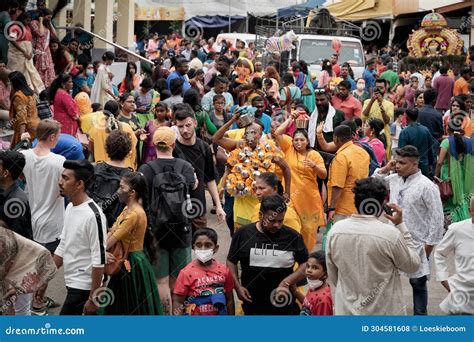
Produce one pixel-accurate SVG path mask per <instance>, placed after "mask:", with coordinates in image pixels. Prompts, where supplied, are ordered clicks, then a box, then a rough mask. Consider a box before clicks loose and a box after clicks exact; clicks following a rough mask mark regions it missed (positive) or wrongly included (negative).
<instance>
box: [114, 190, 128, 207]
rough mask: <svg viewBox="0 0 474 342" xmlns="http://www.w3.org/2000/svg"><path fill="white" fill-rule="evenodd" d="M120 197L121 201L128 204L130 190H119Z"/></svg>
mask: <svg viewBox="0 0 474 342" xmlns="http://www.w3.org/2000/svg"><path fill="white" fill-rule="evenodd" d="M117 194H118V198H119V201H120V203H123V204H127V202H128V194H129V193H128V192H124V191H118V193H117Z"/></svg>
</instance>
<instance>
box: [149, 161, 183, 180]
mask: <svg viewBox="0 0 474 342" xmlns="http://www.w3.org/2000/svg"><path fill="white" fill-rule="evenodd" d="M174 159H175V160H176V164H175V165H174V167H173V171H174V172H176V173H179V174H182V172H183V170H184V160H181V158H174ZM155 160H157V159H155ZM145 165H148V167H149V168H150V169H151V170H152V171H153V173H154V175H153V177H154V176H156V175H157V174H159V173H162V172H165V170H164V167H162V166H161V165H158V164H157V163H147V164H145Z"/></svg>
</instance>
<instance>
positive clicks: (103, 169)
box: [88, 163, 128, 228]
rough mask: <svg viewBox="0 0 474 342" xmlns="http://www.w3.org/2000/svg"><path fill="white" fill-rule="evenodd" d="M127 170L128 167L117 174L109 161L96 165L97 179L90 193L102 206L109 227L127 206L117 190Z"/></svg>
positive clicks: (90, 188)
mask: <svg viewBox="0 0 474 342" xmlns="http://www.w3.org/2000/svg"><path fill="white" fill-rule="evenodd" d="M126 171H128V169H124V170H123V172H121V173H120V174H117V172H114V167H113V166H111V165H108V164H107V163H99V164H97V165H96V167H95V173H94V176H95V179H94V182H93V183H92V184H91V186H90V187H89V190H88V195H89V197H91V198H92V199H93V200H94V202H95V203H97V205H99V206H100V207H101V209H102V211H103V212H104V215H105V217H106V218H107V227H108V228H110V227H112V225H113V224H114V223H115V221H116V220H117V217H118V216H119V215H120V213H121V212H122V210H123V208H124V206H125V205H124V204H122V203H120V201H119V198H118V195H117V191H118V189H119V187H120V179H121V178H122V175H123V174H124V173H125V172H126Z"/></svg>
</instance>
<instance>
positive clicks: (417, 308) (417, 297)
mask: <svg viewBox="0 0 474 342" xmlns="http://www.w3.org/2000/svg"><path fill="white" fill-rule="evenodd" d="M427 281H428V277H427V276H423V277H421V278H410V285H411V287H412V288H413V314H414V315H416V316H418V315H422V316H425V315H427V314H428V309H427V307H428V287H427V286H426V283H427Z"/></svg>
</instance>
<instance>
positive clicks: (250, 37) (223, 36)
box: [212, 33, 256, 51]
mask: <svg viewBox="0 0 474 342" xmlns="http://www.w3.org/2000/svg"><path fill="white" fill-rule="evenodd" d="M237 39H238V40H241V41H243V42H244V43H245V47H248V46H249V43H250V42H255V39H256V35H255V34H250V33H219V34H218V35H217V38H216V42H215V43H214V45H213V46H212V48H213V49H214V50H215V51H220V50H221V45H222V40H225V41H226V42H227V43H229V42H232V46H233V47H234V48H235V47H236V44H237Z"/></svg>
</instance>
